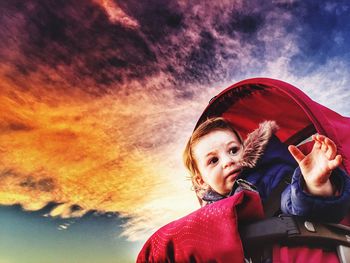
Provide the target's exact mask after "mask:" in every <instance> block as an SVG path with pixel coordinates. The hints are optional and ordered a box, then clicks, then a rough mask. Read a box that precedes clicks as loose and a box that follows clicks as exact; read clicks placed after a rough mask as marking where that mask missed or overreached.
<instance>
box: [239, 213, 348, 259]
mask: <svg viewBox="0 0 350 263" xmlns="http://www.w3.org/2000/svg"><path fill="white" fill-rule="evenodd" d="M239 232H240V235H241V239H242V243H243V247H244V248H245V250H246V253H247V254H248V255H249V254H252V253H253V254H254V253H255V251H257V250H259V248H261V246H262V244H263V245H264V246H267V245H272V244H274V243H278V244H281V245H307V246H310V245H311V246H315V247H323V248H325V247H326V248H337V252H338V256H339V258H340V260H341V262H350V227H346V226H343V225H338V224H324V223H320V222H309V221H306V220H305V219H303V218H301V217H296V216H291V215H281V216H279V217H271V218H267V219H264V220H261V221H258V222H255V223H251V224H248V225H240V227H239Z"/></svg>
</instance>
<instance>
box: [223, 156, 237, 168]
mask: <svg viewBox="0 0 350 263" xmlns="http://www.w3.org/2000/svg"><path fill="white" fill-rule="evenodd" d="M234 164H235V162H234V160H233V158H232V156H226V157H225V158H224V160H223V165H222V167H223V168H224V169H225V168H227V167H230V166H232V165H234Z"/></svg>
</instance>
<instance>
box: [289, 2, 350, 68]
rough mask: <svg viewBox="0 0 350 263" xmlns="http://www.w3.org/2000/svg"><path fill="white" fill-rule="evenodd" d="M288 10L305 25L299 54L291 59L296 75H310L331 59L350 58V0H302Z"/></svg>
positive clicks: (300, 39)
mask: <svg viewBox="0 0 350 263" xmlns="http://www.w3.org/2000/svg"><path fill="white" fill-rule="evenodd" d="M289 10H291V11H292V13H293V15H295V17H297V18H298V23H299V24H301V25H303V27H302V28H301V27H300V28H299V30H300V32H299V37H298V46H299V48H300V53H298V54H297V55H295V56H294V57H293V59H292V63H293V64H294V65H295V67H294V71H295V72H296V74H301V75H306V74H309V73H311V72H312V71H314V70H317V69H319V68H320V67H323V66H324V65H325V64H326V63H327V61H328V60H329V59H330V58H337V57H338V58H348V59H347V60H348V61H349V58H350V46H349V45H348V43H349V41H350V35H349V33H348V32H349V31H350V25H349V23H348V20H349V17H350V3H349V1H323V2H319V1H303V2H300V3H298V5H294V6H290V7H289ZM345 60H346V59H345Z"/></svg>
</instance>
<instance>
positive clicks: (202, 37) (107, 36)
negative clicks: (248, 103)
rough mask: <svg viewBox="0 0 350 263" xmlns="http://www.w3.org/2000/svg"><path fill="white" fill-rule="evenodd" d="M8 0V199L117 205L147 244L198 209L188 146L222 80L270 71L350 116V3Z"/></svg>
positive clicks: (63, 208) (4, 76)
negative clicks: (185, 157) (185, 156)
mask: <svg viewBox="0 0 350 263" xmlns="http://www.w3.org/2000/svg"><path fill="white" fill-rule="evenodd" d="M0 5H1V8H2V9H3V10H4V12H3V13H4V15H3V16H1V17H0V22H1V23H0V38H1V39H2V40H3V41H1V42H0V47H1V48H0V58H1V60H2V63H1V64H0V83H1V89H0V111H1V113H2V114H1V118H0V203H1V204H3V205H4V204H5V205H11V204H21V205H22V206H23V207H24V208H25V209H27V210H39V209H42V208H43V207H45V206H46V205H47V204H48V203H50V202H54V203H55V204H57V205H55V206H54V207H52V208H51V209H50V211H49V212H48V213H47V214H48V215H50V216H52V217H56V216H59V217H63V218H69V217H80V216H82V215H84V214H85V213H86V212H87V211H90V210H95V211H98V212H101V213H104V212H105V213H107V212H118V213H120V214H121V215H122V216H123V217H125V219H126V223H125V225H124V227H125V231H124V233H123V235H125V236H127V237H128V238H129V239H130V240H137V239H144V238H145V237H146V236H147V235H149V234H150V232H152V231H154V230H155V229H156V228H157V227H159V226H161V225H162V224H164V223H166V222H168V221H170V220H172V219H175V218H178V217H180V216H182V215H184V214H186V213H188V212H189V211H191V210H193V209H195V208H197V207H198V205H197V204H196V200H195V196H194V193H193V192H191V191H190V190H189V189H190V182H189V181H187V180H186V172H185V170H184V168H183V165H182V161H181V154H182V149H183V147H184V145H185V143H186V139H187V138H188V137H189V135H190V134H191V131H192V129H193V128H194V125H195V123H196V121H197V119H198V118H199V116H200V114H201V112H202V111H203V110H204V108H205V107H206V105H207V103H208V101H209V100H210V98H212V97H213V96H214V95H216V94H217V93H219V92H220V91H221V90H222V89H223V88H225V87H227V86H228V85H230V84H232V83H233V82H236V81H238V80H241V79H245V78H249V77H256V76H267V77H272V78H277V79H281V80H284V81H287V82H290V83H292V84H294V85H296V86H297V87H300V88H302V89H303V90H304V91H305V92H307V94H309V95H310V96H311V97H312V98H313V99H315V100H317V101H319V102H321V103H324V104H326V105H327V106H329V107H332V108H334V109H336V110H338V111H339V112H341V113H343V114H348V115H349V113H350V110H349V107H348V106H347V105H348V103H347V101H348V100H349V96H348V95H347V94H349V93H348V83H349V81H350V80H349V78H348V77H347V76H348V75H349V74H348V71H349V64H348V62H347V60H348V59H347V58H348V55H349V52H348V47H347V46H346V43H347V42H348V41H347V40H348V37H349V34H348V33H347V31H348V26H347V24H346V23H345V24H344V23H341V22H340V21H338V20H337V19H340V20H343V19H344V18H345V17H347V12H348V10H349V9H347V3H346V2H343V3H340V4H332V3H331V2H326V3H325V5H324V6H322V7H317V6H314V4H312V3H311V4H310V3H308V2H299V1H264V3H263V4H261V2H259V3H258V1H249V2H247V1H220V2H218V3H217V2H215V3H214V2H210V1H203V2H201V3H192V2H181V1H162V2H161V4H160V2H159V1H147V3H146V2H140V1H136V0H135V1H134V0H131V1H130V0H129V1H97V0H96V1H91V2H83V1H58V2H52V3H51V2H47V1H39V2H38V1H26V2H25V3H22V2H21V3H14V2H6V1H5V2H3V3H1V4H0ZM316 7H317V9H315V8H316ZM315 10H316V11H317V12H316V11H315ZM299 14H303V16H301V18H300V16H299ZM319 17H328V18H330V19H331V20H330V21H331V23H330V24H329V26H324V25H322V23H323V22H322V21H323V20H322V21H321V22H320V23H321V24H320V26H319V25H318V21H319V19H318V18H319ZM314 27H316V28H319V27H320V28H321V27H322V30H321V29H320V30H314ZM343 27H345V29H346V30H347V31H346V32H344V31H343ZM316 31H317V32H316ZM318 32H319V33H318ZM314 39H322V41H321V42H320V43H318V42H315V40H314ZM316 44H317V45H316ZM328 51H329V52H328ZM320 87H327V89H322V88H320ZM328 87H332V89H328ZM330 98H331V99H330ZM65 227H67V226H65V225H63V227H62V229H64V228H65Z"/></svg>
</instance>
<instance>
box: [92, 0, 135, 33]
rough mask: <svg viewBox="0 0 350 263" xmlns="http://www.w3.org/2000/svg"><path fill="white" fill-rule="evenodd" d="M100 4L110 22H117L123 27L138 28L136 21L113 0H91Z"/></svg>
mask: <svg viewBox="0 0 350 263" xmlns="http://www.w3.org/2000/svg"><path fill="white" fill-rule="evenodd" d="M93 1H94V2H95V3H97V4H98V5H100V6H101V7H102V8H103V9H104V10H105V12H106V13H107V15H108V18H109V20H110V21H111V22H112V23H119V24H122V25H123V26H125V27H129V28H138V27H139V24H138V22H137V21H136V20H135V19H133V18H131V17H130V16H128V15H127V14H126V13H125V12H124V11H123V10H122V9H121V8H120V7H119V6H118V5H117V3H116V2H115V1H112V0H93Z"/></svg>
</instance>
